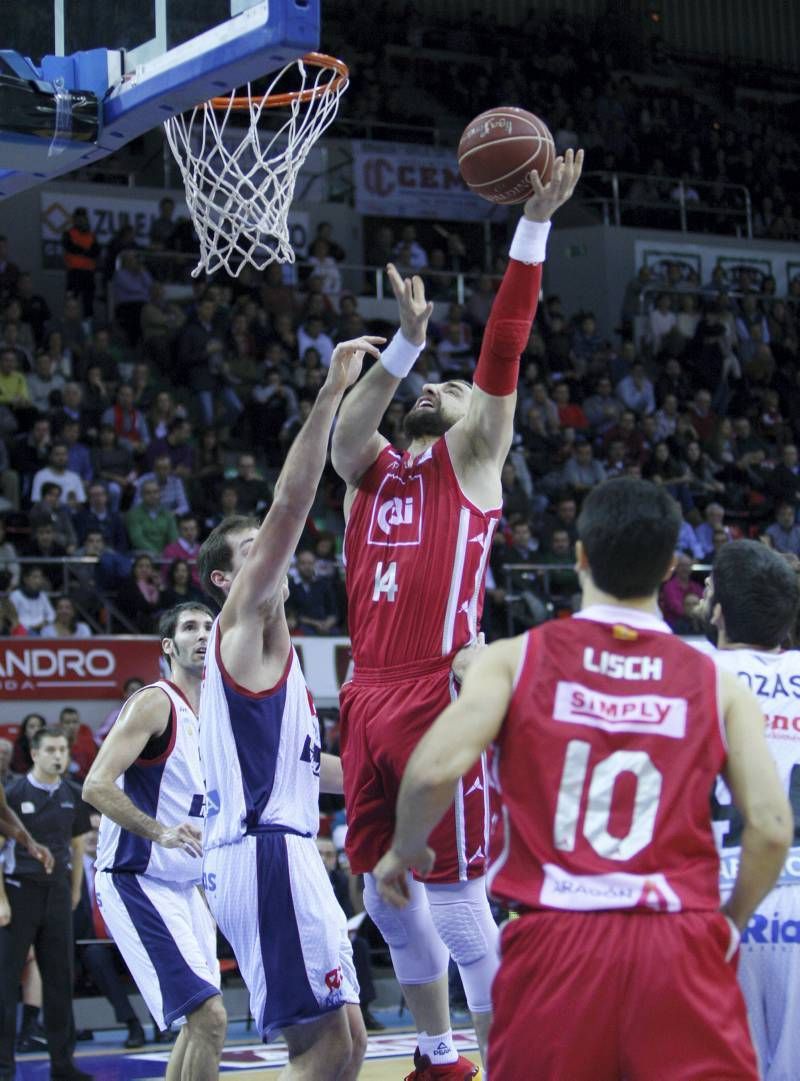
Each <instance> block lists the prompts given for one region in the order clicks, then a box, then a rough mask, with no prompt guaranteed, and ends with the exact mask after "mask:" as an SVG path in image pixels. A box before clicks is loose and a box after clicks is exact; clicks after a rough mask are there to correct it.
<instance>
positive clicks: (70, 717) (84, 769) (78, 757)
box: [58, 706, 97, 782]
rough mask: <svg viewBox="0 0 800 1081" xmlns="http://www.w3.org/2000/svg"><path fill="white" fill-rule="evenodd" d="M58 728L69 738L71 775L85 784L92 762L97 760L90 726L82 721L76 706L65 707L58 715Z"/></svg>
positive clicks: (95, 746)
mask: <svg viewBox="0 0 800 1081" xmlns="http://www.w3.org/2000/svg"><path fill="white" fill-rule="evenodd" d="M58 726H59V728H60V729H61V731H62V732H63V733H64V735H65V736H66V737H67V744H68V746H69V756H70V762H69V765H68V767H67V770H68V772H69V775H70V776H71V777H72V779H73V780H75V781H81V782H83V781H84V779H85V778H86V774H87V773H88V772H89V770H90V768H91V765H92V762H94V760H95V758H97V744H96V743H95V741H94V735H93V733H92V730H91V728H90V727H89V725H88V724H84V723H83V722H82V721H81V715H80V713H79V712H78V710H77V709H76V708H75V706H64V707H63V709H62V710H61V712H60V713H59V715H58Z"/></svg>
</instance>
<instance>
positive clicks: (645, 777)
mask: <svg viewBox="0 0 800 1081" xmlns="http://www.w3.org/2000/svg"><path fill="white" fill-rule="evenodd" d="M680 520H681V518H680V510H679V508H678V506H677V504H676V503H675V502H674V501H673V500H672V499H671V498H670V497H669V496H668V495H667V493H666V492H665V491H664V489H663V488H659V487H657V486H656V485H654V484H650V483H649V482H647V481H637V480H632V479H630V478H623V479H618V480H612V481H608V482H606V483H605V484H601V485H600V486H599V487H597V488H595V489H594V490H593V491H592V493H591V494H590V495H589V496H588V498H587V499H586V502H585V503H584V506H583V510H582V511H581V516H580V519H579V524H578V532H579V536H580V540H579V542H578V545H577V553H576V554H577V560H578V567H579V571H580V576H581V585H582V587H583V604H584V607H583V609H582V611H581V612H580V614H579V615H578V616H576V617H574V618H573V619H570V620H553V621H551V622H549V623H545V624H542V625H541V626H540V627H538V628H537V629H536V630H534V631H531V632H529V633H528V634H525V635H522V636H521V637H519V638H513V639H511V640H509V641H505V642H497V643H495V644H494V645H492V646H489V648H488V649H486V650H485V651H484V652H483V653H482V654H481V655H480V656H479V657H478V658H477V659H476V660H475V661H474V663H473V665H472V666H471V668H470V669H469V670H468V671H467V677H466V680H465V684H464V688H463V690H462V692H461V696H460V697H459V699H458V700H457V701H456V702H455V703H453V705H452V706H450V707H449V708H448V709H447V710H446V712H445V713H444V714H443V716H442V717H440V718H439V720H438V721H437V722H436V724H435V725H434V726H433V728H431V730H430V731H429V732H428V733H427V735H426V736H425V737H424V738H423V739H422V741H421V742H420V744H419V746H418V747H417V749H416V750H415V752H414V754H413V756H412V758H411V760H410V761H409V763H408V767H407V769H406V773H405V776H404V778H403V784H402V787H401V790H400V798H399V801H398V806H397V832H396V834H395V838H394V841H393V845H392V848H391V850H390V851H389V853H387V855H386V856H385V857H384V859H383V860H381V862H380V864H379V865H378V867H376V869H375V877H376V879H377V882H378V886H379V888H380V889H381V891H382V893H383V895H384V896H385V897H386V898H387V900H389V901H391V902H394V903H398V904H403V903H404V902H405V900H406V895H407V891H408V886H407V879H406V868H407V867H409V866H411V867H418V868H419V869H420V870H422V871H426V870H427V869H428V868H429V867H430V864H431V862H432V860H433V853H432V852H431V850H430V849H429V848H426V838H427V836H428V834H429V833H430V830H431V828H432V827H433V826H434V824H435V823H436V822H437V821H438V819H439V817H440V815H441V814H442V812H443V811H444V810H445V808H446V807H447V806H448V804H449V803H450V802H451V801H452V798H453V787H454V785H455V783H456V779H457V778H458V776H459V775H460V774H462V773H463V771H464V770H465V769H468V768H469V767H470V766H471V765H472V763H473V762H475V760H476V759H477V758H478V756H479V755H480V754H481V753H482V751H483V750H484V749H485V748H486V746H487V745H488V744H489V742H490V741H494V742H495V749H496V755H495V757H494V758H493V770H496V773H497V780H498V783H499V787H500V791H501V795H502V800H503V821H504V827H505V830H504V832H505V843H504V847H503V851H502V853H501V854H500V855H499V857H498V858H496V859H495V861H494V862H493V865H492V867H491V869H490V872H489V878H490V885H491V890H492V893H493V895H494V896H495V897H497V898H498V900H500V901H502V902H503V903H505V904H506V905H508V906H509V907H510V908H514V909H516V910H517V911H518V912H519V914H520V918H519V919H517V920H514V921H513V922H511V923H510V924H508V926H507V927H506V929H505V931H504V932H503V936H502V962H501V965H500V970H499V972H498V974H497V978H496V980H495V982H494V987H493V989H492V999H493V1003H494V1011H495V1013H494V1023H493V1024H492V1030H491V1034H490V1039H489V1067H490V1071H491V1076H492V1078H494V1079H496V1081H533V1079H535V1081H622V1079H623V1078H628V1079H634V1078H635V1079H643V1081H678V1079H680V1081H722V1079H723V1078H724V1079H725V1081H756V1079H757V1077H758V1070H757V1067H756V1060H755V1055H754V1053H753V1047H752V1044H751V1042H750V1037H749V1033H748V1029H747V1018H746V1014H745V1008H744V1002H743V1000H742V996H741V992H740V991H739V987H738V984H737V982H736V973H735V968H734V965H732V964H731V963H730V962H731V959H732V958H733V956H734V954H735V952H736V947H737V944H738V937H739V936H738V934H737V928H738V929H739V930H742V929H743V928H744V927H745V926H746V925H747V921H748V918H749V916H750V914H751V912H752V911H753V909H754V908H755V907H756V905H757V904H758V903H759V901H760V900H761V899H762V898H763V897H764V895H765V894H766V893H767V891H768V890H769V889H770V888H771V886H772V884H773V883H774V881H775V878H776V877H777V875H778V872H779V871H780V868H781V865H782V863H783V859H784V856H785V854H786V849H787V846H788V844H789V840H790V838H791V835H792V828H791V812H790V808H789V805H788V803H787V801H786V798H785V796H784V795H783V793H782V791H781V785H780V781H779V779H778V775H777V773H776V770H775V767H774V765H773V763H772V760H771V758H770V755H769V751H768V750H767V745H766V742H765V740H764V718H763V714H762V713H761V710H760V708H759V706H758V702H757V701H756V699H755V698H754V697H753V695H752V694H751V693H750V692H749V691H748V690H747V688H745V687H743V686H742V685H741V684H740V683H739V682H738V681H737V680H736V679H735V678H734V677H733V676H731V675H730V674H728V673H724V672H723V673H720V672H718V671H717V669H716V668H715V666H714V664H713V663H712V662H711V661H710V659H709V658H708V657H705V656H703V655H702V654H701V653H698V652H697V651H696V650H694V649H692V647H691V646H689V645H688V644H687V643H685V642H682V641H681V640H680V639H679V638H677V637H676V636H674V635H673V634H672V633H671V632H670V629H669V627H668V626H667V625H666V623H664V622H663V620H662V619H661V618H660V614H659V611H658V603H657V596H658V588H659V586H660V585H661V583H662V581H664V580H665V579H666V578H668V577H669V576H670V574H671V573H672V570H673V568H674V565H675V556H674V552H675V543H676V541H677V539H678V529H679V526H680ZM720 771H724V774H725V776H726V778H727V780H728V783H729V785H730V787H731V791H732V792H733V794H734V799H735V801H736V804H737V806H738V807H739V808H740V810H741V812H742V816H743V819H744V831H743V834H742V856H741V861H740V864H739V871H738V875H737V878H736V883H735V885H734V888H733V892H732V894H731V896H730V898H729V899H728V901H727V903H726V905H725V906H724V908H723V911H722V912H720V907H719V885H718V875H719V859H718V856H717V852H716V849H715V846H714V838H713V831H712V825H711V809H710V806H709V798H708V797H709V792H710V791H711V788H712V786H713V784H714V781H715V778H716V776H717V774H718V773H719V772H720Z"/></svg>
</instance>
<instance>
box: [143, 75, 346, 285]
mask: <svg viewBox="0 0 800 1081" xmlns="http://www.w3.org/2000/svg"><path fill="white" fill-rule="evenodd" d="M292 69H297V71H298V72H299V75H300V78H301V80H302V85H301V87H300V91H306V90H309V89H312V90H318V91H319V93H317V94H314V95H313V97H312V98H311V100H310V101H301V100H300V99H299V97H297V98H294V100H292V102H291V103H290V104H288V105H286V107H285V109H284V108H281V109H280V111H278V110H276V109H275V108H269V107H267V106H266V105H265V101H266V99H267V98H268V97H269V96H270V95H271V94H273V93H275V92H276V87H277V85H278V84H279V83H280V81H281V79H283V78H284V76H285V75H286V73H287V72H290V71H292ZM311 70H313V71H314V78H313V80H312V79H311V77H310V74H309V70H308V69H307V67H306V65H305V64H304V63H303V60H302V59H300V60H296V61H292V63H291V64H287V65H286V67H285V68H283V69H282V70H281V71H280V72H279V73H278V74H277V75H276V76H275V78H274V79H273V80H272V82H271V83H270V85H269V88H268V89H267V91H266V93H265V94H264V93H261V92H259V93H258V94H257V95H253V94H252V93H251V90H250V84H249V83H248V85H247V88H246V93H245V94H244V95H241V94H240V95H239V97H242V96H244V97H246V98H247V99H248V107H247V109H246V110H244V111H242V110H240V109H238V108H235V107H234V98H236V96H237V94H236V91H232V92H231V93H230V95H229V96H228V97H227V105H226V107H225V108H222V109H219V108H215V107H214V106H212V104H211V103H210V102H208V103H206V104H205V105H198V106H197V107H196V108H195V109H193V110H192V111H191V113H185V114H182V115H178V116H172V117H170V118H169V120H167V121H165V123H164V129H165V131H166V135H167V141H168V142H169V145H170V149H171V150H172V153H173V155H174V157H175V160H176V161H177V163H178V166H179V168H180V170H181V175H182V176H183V183H184V187H185V189H186V204H187V206H188V208H189V214H190V216H191V218H192V221H193V223H194V227H195V231H196V232H197V236H198V239H199V241H200V262H199V263H198V264H197V266H196V267H195V268H194V270H193V271H192V277H193V278H196V277H198V276H199V275H200V274H203V273H205V274H214V273H215V272H216V271H217V270H222V269H224V270H227V272H228V273H229V274H230V275H231V276H232V277H238V275H239V274H240V273H241V271H242V268H243V267H245V266H246V265H247V264H250V265H251V266H254V267H255V268H256V270H263V269H264V268H265V267H266V266H268V265H269V264H270V263H276V262H277V263H293V262H294V260H295V254H294V249H293V248H292V245H291V244H290V242H289V226H288V222H287V218H288V214H289V207H290V205H291V202H292V198H293V196H294V188H295V183H296V181H297V174H298V173H299V171H300V169H301V167H302V165H303V162H304V161H305V160H306V158H307V156H308V152H309V150H310V149H311V147H312V146H313V144H314V143H315V142H316V140H317V139H318V138H319V137H320V135H321V134H322V133H323V131H325V129H326V128H327V127H328V125H329V124H330V123H331V122H332V121H333V119H334V117H335V116H336V112H337V109H338V108H339V100H340V98H341V96H342V94H343V93H344V91H345V90H346V89H347V79H346V78H343V79H341V80H339V82H338V85H337V83H336V80H335V79H333V78H332V75H333V70H332V69H331V68H329V67H322V68H320V67H316V66H315V67H314V68H313V69H311ZM326 85H329V86H330V89H328V90H326V89H325V86H326ZM293 89H294V87H293ZM286 112H288V116H287V118H286V119H285V120H284V119H283V116H284V114H285V113H286ZM241 113H243V115H242V119H247V118H248V114H249V126H248V128H247V130H246V131H245V132H244V134H242V131H241V130H240V129H239V128H238V127H237V126H235V120H236V119H238V117H239V116H240V114H241ZM262 114H263V115H264V116H265V117H267V116H269V117H270V118H272V119H274V120H275V121H276V127H277V130H275V131H259V122H260V121H261V118H262Z"/></svg>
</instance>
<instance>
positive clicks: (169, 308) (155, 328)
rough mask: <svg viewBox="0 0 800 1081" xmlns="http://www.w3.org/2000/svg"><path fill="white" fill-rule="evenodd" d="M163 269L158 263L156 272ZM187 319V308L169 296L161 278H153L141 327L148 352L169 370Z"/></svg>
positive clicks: (164, 369) (144, 345)
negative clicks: (173, 347) (175, 302)
mask: <svg viewBox="0 0 800 1081" xmlns="http://www.w3.org/2000/svg"><path fill="white" fill-rule="evenodd" d="M161 271H162V267H161V265H160V264H157V265H156V267H155V272H156V275H157V276H159V274H160V272H161ZM183 323H184V315H183V311H182V310H181V309H180V308H179V307H178V305H177V304H171V303H170V302H169V301H168V300H167V299H166V295H165V293H164V286H163V285H162V283H161V282H160V281H155V282H153V284H152V285H151V287H150V296H149V298H148V300H147V303H146V304H145V306H144V307H143V308H142V314H141V318H140V327H141V331H142V346H143V349H144V353H145V356H147V357H149V358H150V360H151V361H152V362H153V363H154V364H155V365H157V366H158V367H159V368H160V369H161V370H162V371H169V370H170V368H171V367H172V345H173V343H174V341H175V339H176V337H177V335H178V332H179V330H180V329H181V327H182V326H183Z"/></svg>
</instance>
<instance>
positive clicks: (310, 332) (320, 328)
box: [297, 315, 333, 368]
mask: <svg viewBox="0 0 800 1081" xmlns="http://www.w3.org/2000/svg"><path fill="white" fill-rule="evenodd" d="M310 348H313V349H316V351H317V352H318V353H319V358H320V360H321V361H322V366H323V367H324V368H328V367H329V366H330V363H331V356H332V354H333V339H332V338H331V336H330V335H329V334H328V333H326V331H325V326H324V323H323V321H322V319H321V318H320V317H319V316H318V315H312V316H310V317H309V318H308V319H306V321H305V322H304V323H303V324H301V326H299V327H298V329H297V359H298V360H301V359H302V358H303V356H304V355H305V352H306V350H307V349H310Z"/></svg>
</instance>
